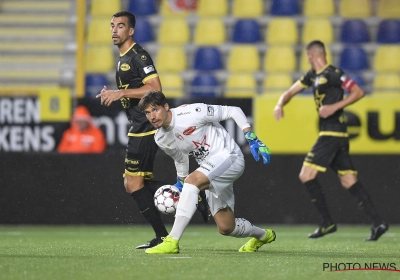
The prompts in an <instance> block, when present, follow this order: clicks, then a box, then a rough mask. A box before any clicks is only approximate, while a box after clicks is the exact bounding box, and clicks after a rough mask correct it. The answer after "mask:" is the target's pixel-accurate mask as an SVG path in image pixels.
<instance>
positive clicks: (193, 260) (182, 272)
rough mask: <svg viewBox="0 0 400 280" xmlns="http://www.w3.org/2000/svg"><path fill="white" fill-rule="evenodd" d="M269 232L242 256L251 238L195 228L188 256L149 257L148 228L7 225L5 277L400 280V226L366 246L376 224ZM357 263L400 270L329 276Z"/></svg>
mask: <svg viewBox="0 0 400 280" xmlns="http://www.w3.org/2000/svg"><path fill="white" fill-rule="evenodd" d="M169 227H170V226H169ZM268 228H271V229H273V230H275V232H276V234H277V239H276V241H275V242H273V243H271V244H267V245H264V246H263V247H261V249H260V250H259V251H258V252H256V253H239V252H238V249H239V247H240V246H241V245H242V244H244V243H245V242H246V241H247V240H248V238H245V239H239V238H232V237H225V236H221V235H219V234H218V232H217V228H216V227H215V226H214V225H210V226H197V225H189V227H188V228H187V230H186V232H185V234H184V236H183V238H182V239H181V242H180V250H181V252H180V254H175V255H147V254H146V253H145V252H144V251H143V250H136V249H135V246H136V245H139V244H142V243H144V242H145V241H147V240H148V239H150V238H151V237H152V234H153V233H152V230H151V228H150V227H147V226H134V225H130V226H50V227H49V226H0V279H2V280H4V279H13V280H14V279H40V280H46V279H111V280H117V279H123V280H127V279H146V280H147V279H150V280H152V279H167V280H168V279H254V280H258V279H352V280H356V279H374V280H376V279H400V226H391V227H390V229H389V231H388V232H387V233H386V234H385V235H383V236H382V237H381V239H380V240H379V241H378V242H364V238H366V237H367V236H369V227H368V226H349V225H347V226H346V225H339V227H338V231H337V232H336V233H335V234H331V235H329V236H326V237H323V238H320V239H317V240H310V239H308V238H307V234H308V233H309V232H312V231H314V229H315V226H296V225H291V226H287V225H285V226H283V225H272V226H269V227H268ZM349 263H350V267H351V268H352V267H353V266H354V265H355V264H360V265H361V266H362V268H364V267H365V265H366V264H367V265H369V266H375V268H377V267H379V266H380V267H382V266H383V265H385V264H389V265H391V266H392V267H391V268H392V269H396V270H399V271H398V272H396V271H386V270H384V271H379V270H373V271H372V270H367V271H365V270H348V271H341V272H331V271H329V270H330V268H325V271H324V265H325V266H326V265H333V268H334V265H340V264H341V266H342V268H343V264H345V265H346V266H349V265H348V264H349ZM356 268H358V266H357V265H356Z"/></svg>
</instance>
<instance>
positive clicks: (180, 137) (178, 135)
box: [175, 133, 183, 140]
mask: <svg viewBox="0 0 400 280" xmlns="http://www.w3.org/2000/svg"><path fill="white" fill-rule="evenodd" d="M175 137H176V138H178V139H179V140H183V136H182V135H180V134H179V133H175Z"/></svg>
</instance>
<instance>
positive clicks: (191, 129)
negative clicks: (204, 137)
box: [183, 126, 196, 136]
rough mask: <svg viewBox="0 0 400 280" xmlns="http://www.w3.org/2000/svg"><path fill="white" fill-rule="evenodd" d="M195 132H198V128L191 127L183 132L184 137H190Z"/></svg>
mask: <svg viewBox="0 0 400 280" xmlns="http://www.w3.org/2000/svg"><path fill="white" fill-rule="evenodd" d="M195 130H196V127H195V126H191V127H189V128H186V129H185V130H184V131H183V135H186V136H188V135H190V134H192V133H193V132H194V131H195Z"/></svg>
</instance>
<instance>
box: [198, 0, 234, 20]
mask: <svg viewBox="0 0 400 280" xmlns="http://www.w3.org/2000/svg"><path fill="white" fill-rule="evenodd" d="M228 6H229V5H228V0H218V1H215V0H198V2H197V10H196V13H197V15H198V16H200V17H206V16H215V17H223V16H226V15H228Z"/></svg>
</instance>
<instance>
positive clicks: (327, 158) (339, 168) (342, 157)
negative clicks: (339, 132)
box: [303, 136, 357, 176]
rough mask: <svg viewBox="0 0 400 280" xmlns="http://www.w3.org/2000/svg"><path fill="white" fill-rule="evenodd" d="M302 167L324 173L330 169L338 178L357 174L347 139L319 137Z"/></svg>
mask: <svg viewBox="0 0 400 280" xmlns="http://www.w3.org/2000/svg"><path fill="white" fill-rule="evenodd" d="M303 165H305V166H309V167H311V168H314V169H317V170H318V171H321V172H325V171H326V169H327V168H328V167H331V168H332V169H333V170H334V171H335V172H336V173H337V174H338V175H339V176H340V175H345V174H357V171H356V169H355V168H354V165H353V162H352V161H351V158H350V155H349V138H347V137H334V136H320V137H318V140H317V142H316V143H315V144H314V146H313V147H312V149H311V151H310V152H309V153H308V154H307V156H306V158H305V159H304V162H303Z"/></svg>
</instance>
